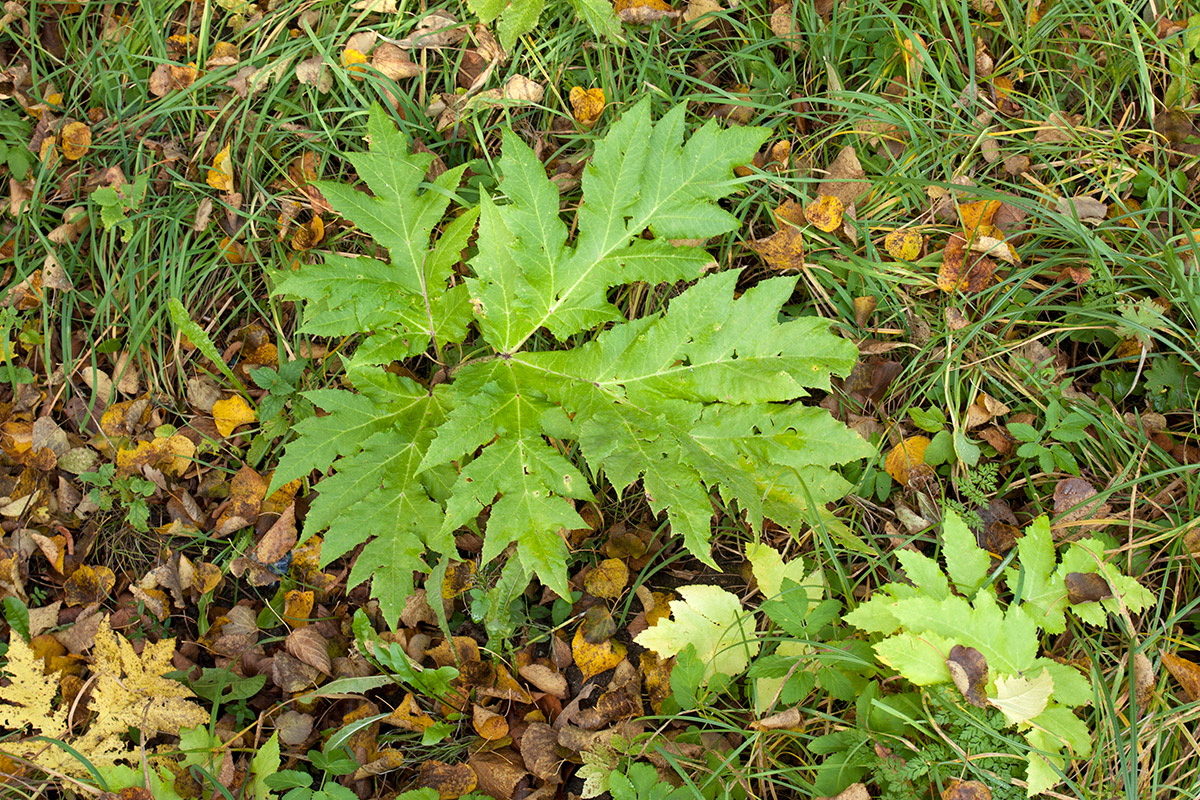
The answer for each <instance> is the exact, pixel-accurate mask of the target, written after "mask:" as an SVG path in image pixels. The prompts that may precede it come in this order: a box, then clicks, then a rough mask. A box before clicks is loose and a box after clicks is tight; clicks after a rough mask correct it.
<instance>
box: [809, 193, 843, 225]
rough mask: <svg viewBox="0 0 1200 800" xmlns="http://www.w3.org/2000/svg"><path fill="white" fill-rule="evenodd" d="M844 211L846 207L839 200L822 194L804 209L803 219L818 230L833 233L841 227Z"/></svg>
mask: <svg viewBox="0 0 1200 800" xmlns="http://www.w3.org/2000/svg"><path fill="white" fill-rule="evenodd" d="M845 211H846V206H845V204H844V203H843V202H842V201H841V199H840V198H838V197H835V196H833V195H828V194H823V195H821V196H819V197H818V198H817V199H816V200H814V201H813V202H811V203H809V204H808V205H807V206H805V207H804V218H805V219H806V220H808V221H809V223H810V224H812V225H813V226H815V227H817V228H819V229H820V230H823V231H825V232H826V233H833V232H834V231H836V230H837V229H838V227H839V226H841V224H842V214H843V213H844V212H845Z"/></svg>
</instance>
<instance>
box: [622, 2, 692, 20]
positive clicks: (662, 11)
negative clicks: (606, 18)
mask: <svg viewBox="0 0 1200 800" xmlns="http://www.w3.org/2000/svg"><path fill="white" fill-rule="evenodd" d="M613 9H614V10H615V11H616V12H617V19H619V20H621V22H626V23H628V24H630V25H649V24H650V23H651V22H657V21H658V20H660V19H675V18H677V17H678V16H679V15H680V12H678V11H676V10H675V9H673V8H671V6H670V4H669V3H666V2H664V0H616V2H615V3H613Z"/></svg>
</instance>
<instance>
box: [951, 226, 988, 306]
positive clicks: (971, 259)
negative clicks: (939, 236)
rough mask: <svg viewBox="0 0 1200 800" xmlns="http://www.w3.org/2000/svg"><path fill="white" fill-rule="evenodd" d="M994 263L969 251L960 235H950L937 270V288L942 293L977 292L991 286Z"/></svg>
mask: <svg viewBox="0 0 1200 800" xmlns="http://www.w3.org/2000/svg"><path fill="white" fill-rule="evenodd" d="M995 272H996V262H995V261H993V260H992V259H990V258H988V257H987V256H983V255H979V254H977V253H974V252H972V251H970V250H969V249H968V247H967V239H966V237H964V236H963V235H962V234H961V233H952V234H950V238H949V240H948V241H947V242H946V247H945V249H944V250H943V251H942V266H941V267H940V268H939V269H938V280H937V285H938V288H939V289H941V290H942V291H943V292H954V291H960V292H979V291H982V290H984V289H986V288H987V287H988V286H990V285H991V283H992V279H993V276H994V275H995Z"/></svg>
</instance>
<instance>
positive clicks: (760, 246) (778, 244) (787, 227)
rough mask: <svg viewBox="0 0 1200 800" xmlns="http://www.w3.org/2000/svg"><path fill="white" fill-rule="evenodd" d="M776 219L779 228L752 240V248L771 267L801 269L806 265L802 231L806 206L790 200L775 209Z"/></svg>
mask: <svg viewBox="0 0 1200 800" xmlns="http://www.w3.org/2000/svg"><path fill="white" fill-rule="evenodd" d="M775 220H776V226H777V227H778V230H777V231H776V232H775V233H773V234H771V235H770V236H768V237H767V238H765V239H756V240H755V241H753V242H750V249H751V250H753V251H754V252H756V253H758V254H759V255H760V256H761V257H762V259H763V260H764V261H766V262H767V266H769V267H771V269H776V270H787V269H799V268H800V267H802V266H804V239H803V236H802V235H801V233H800V228H801V226H802V225H804V223H805V219H804V208H803V207H802V206H801V205H800V204H799V203H797V202H796V201H794V200H788V201H786V202H785V203H784V204H783V205H781V206H779V208H777V209H775Z"/></svg>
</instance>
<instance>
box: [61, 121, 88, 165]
mask: <svg viewBox="0 0 1200 800" xmlns="http://www.w3.org/2000/svg"><path fill="white" fill-rule="evenodd" d="M91 146H92V129H91V128H89V127H88V126H87V125H86V124H84V123H82V122H68V123H67V124H66V125H64V126H63V129H62V152H63V156H64V157H65V158H67V159H68V160H69V161H78V160H79V159H81V158H83V157H84V156H85V155H86V154H87V151H88V150H89V149H90V148H91Z"/></svg>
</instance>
